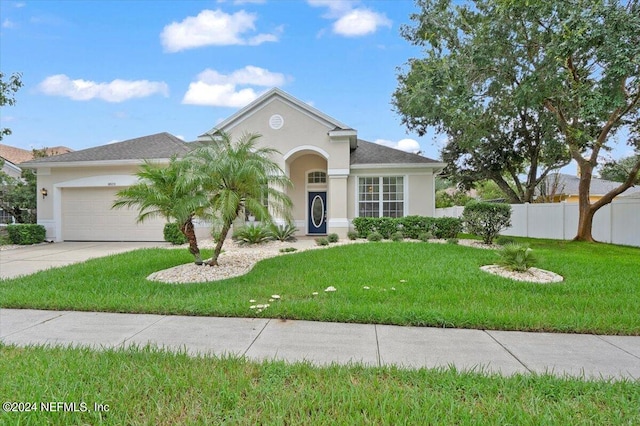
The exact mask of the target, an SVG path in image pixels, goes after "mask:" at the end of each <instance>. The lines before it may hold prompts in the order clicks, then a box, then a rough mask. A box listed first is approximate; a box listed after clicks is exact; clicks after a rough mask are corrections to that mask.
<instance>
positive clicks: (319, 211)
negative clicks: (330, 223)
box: [311, 195, 324, 228]
mask: <svg viewBox="0 0 640 426" xmlns="http://www.w3.org/2000/svg"><path fill="white" fill-rule="evenodd" d="M311 222H313V226H315V227H316V228H319V227H320V226H321V225H322V222H324V201H323V200H322V197H321V196H319V195H316V196H315V197H313V201H312V202H311Z"/></svg>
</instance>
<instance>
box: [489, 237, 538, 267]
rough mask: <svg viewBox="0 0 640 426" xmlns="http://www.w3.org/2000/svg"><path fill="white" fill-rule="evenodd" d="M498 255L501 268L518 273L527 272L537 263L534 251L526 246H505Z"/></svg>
mask: <svg viewBox="0 0 640 426" xmlns="http://www.w3.org/2000/svg"><path fill="white" fill-rule="evenodd" d="M498 255H499V256H500V261H499V262H498V263H499V264H500V265H501V266H504V267H505V268H507V269H509V270H512V271H516V272H525V271H527V270H528V269H529V268H531V267H532V266H534V265H535V264H536V263H537V259H536V257H535V256H534V255H533V250H531V249H530V248H529V247H528V246H527V245H524V244H517V243H510V244H505V245H504V246H503V247H502V248H501V249H500V250H499V251H498Z"/></svg>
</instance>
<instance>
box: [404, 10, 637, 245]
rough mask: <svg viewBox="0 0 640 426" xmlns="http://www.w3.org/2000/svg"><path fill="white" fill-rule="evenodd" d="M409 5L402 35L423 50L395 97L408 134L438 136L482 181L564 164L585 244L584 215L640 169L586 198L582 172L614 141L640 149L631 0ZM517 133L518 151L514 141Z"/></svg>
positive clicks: (588, 217) (587, 179) (587, 177)
mask: <svg viewBox="0 0 640 426" xmlns="http://www.w3.org/2000/svg"><path fill="white" fill-rule="evenodd" d="M417 5H418V7H419V8H420V11H419V13H417V14H415V15H413V16H412V19H413V20H414V22H415V26H413V27H406V28H404V30H403V34H404V35H405V37H406V38H408V39H409V40H410V41H411V42H413V43H414V44H417V45H421V46H424V48H425V58H423V59H413V60H410V62H409V65H410V69H409V71H408V72H407V73H406V74H404V75H401V76H400V77H399V79H400V85H399V87H398V90H397V91H396V93H395V94H394V104H395V105H396V107H397V109H398V110H399V112H400V113H401V114H402V115H403V119H404V120H405V123H406V124H407V125H408V126H409V127H410V128H413V129H417V130H418V131H426V126H436V127H439V128H440V130H444V131H445V132H446V133H447V134H448V135H449V139H450V141H449V143H450V144H452V143H454V144H455V145H454V148H455V149H458V150H461V151H462V152H463V154H462V155H461V156H459V157H458V158H459V160H458V163H459V164H463V165H465V164H467V165H471V166H473V168H475V170H477V171H479V172H482V173H483V174H484V175H485V176H483V177H488V176H486V174H487V173H489V171H491V170H492V168H494V169H497V170H498V172H499V173H501V174H502V176H505V175H506V176H509V175H513V172H512V170H515V171H516V175H518V174H520V173H524V171H525V170H526V168H527V167H528V176H532V172H533V170H532V169H533V168H534V167H536V161H537V162H538V165H540V164H542V165H543V166H542V167H543V168H542V172H541V173H539V174H538V173H537V172H536V175H537V176H538V179H536V180H538V181H540V180H541V179H540V177H542V176H543V175H544V173H545V170H546V168H549V167H557V166H558V165H561V164H562V162H563V161H564V160H563V158H564V157H563V156H564V155H567V154H568V155H570V157H571V158H572V159H573V160H574V161H575V162H576V163H577V166H578V170H579V173H580V187H579V191H580V201H579V206H580V209H579V211H580V217H579V225H578V230H577V235H576V239H579V240H587V241H592V240H593V237H592V234H591V228H592V222H593V216H594V214H595V212H596V211H597V210H598V209H599V208H601V207H602V206H604V205H606V204H607V203H609V202H611V200H612V199H613V198H614V197H615V196H617V195H619V194H620V193H622V192H623V191H625V190H626V189H627V188H629V187H630V186H631V185H633V183H634V180H635V177H636V175H637V172H638V170H640V161H638V162H637V163H636V164H634V165H633V167H632V168H631V170H630V173H629V176H628V178H627V179H626V180H625V181H624V182H622V183H621V184H620V186H618V187H617V188H616V189H614V190H612V191H611V192H609V193H608V194H605V195H604V196H603V197H602V198H601V199H600V200H598V201H594V202H593V203H592V202H591V201H590V200H589V190H590V185H591V178H592V175H593V169H594V168H595V167H596V166H597V165H598V164H599V162H600V161H601V156H602V154H603V151H607V150H609V149H611V147H612V144H614V143H615V142H616V136H619V137H621V138H624V139H626V141H627V143H628V144H629V145H631V146H633V147H634V149H636V150H639V149H640V137H639V133H640V124H639V115H640V112H639V109H640V78H639V74H640V3H639V1H638V0H628V1H622V2H620V1H609V0H528V1H527V2H523V1H520V0H476V1H473V2H469V3H466V4H463V5H459V6H454V5H452V4H451V2H450V1H449V0H419V1H418V2H417ZM416 69H419V70H420V72H416V71H415V70H416ZM525 123H528V125H525ZM527 126H528V127H527ZM532 126H533V127H532ZM516 129H520V132H521V134H522V132H523V131H524V132H525V133H526V137H525V139H522V137H521V139H522V140H527V141H529V142H525V143H523V142H521V141H520V139H518V137H517V135H518V132H517V131H516ZM537 134H539V135H541V137H540V138H539V139H537V138H536V137H535V135H537ZM532 135H533V138H532ZM545 145H547V146H545ZM534 147H535V148H536V149H539V151H536V150H533V151H531V149H532V148H534ZM447 151H448V150H447V148H445V151H444V154H445V156H446V154H447ZM453 151H454V154H455V150H453ZM532 153H533V154H534V155H532ZM474 154H475V155H474ZM555 154H558V155H557V156H556V155H555ZM519 156H521V157H519ZM536 156H537V157H536ZM453 158H455V155H454V156H453ZM510 165H511V166H510ZM514 166H515V167H514ZM469 168H471V167H469ZM491 178H492V179H494V178H493V177H491ZM494 180H496V179H494ZM499 180H500V179H499V178H498V179H497V180H496V183H498V184H499V185H501V184H500V182H499ZM516 182H517V181H516ZM529 183H532V181H531V179H529V178H528V179H527V184H526V185H525V187H526V188H529ZM502 186H503V185H501V188H502ZM515 186H516V187H517V183H516V185H515Z"/></svg>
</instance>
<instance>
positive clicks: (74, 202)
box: [62, 188, 165, 241]
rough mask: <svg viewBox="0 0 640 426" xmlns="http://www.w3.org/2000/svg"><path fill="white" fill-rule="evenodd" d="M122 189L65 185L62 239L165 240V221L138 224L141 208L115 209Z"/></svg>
mask: <svg viewBox="0 0 640 426" xmlns="http://www.w3.org/2000/svg"><path fill="white" fill-rule="evenodd" d="M117 191H118V188H63V190H62V239H63V240H69V241H163V240H164V238H163V235H162V230H163V228H164V223H165V220H164V219H162V218H154V219H147V220H145V222H144V223H141V224H139V223H137V222H136V220H137V217H138V210H137V209H129V208H126V207H125V208H121V209H112V208H111V206H112V205H113V202H114V200H115V199H116V192H117Z"/></svg>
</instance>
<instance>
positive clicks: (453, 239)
mask: <svg viewBox="0 0 640 426" xmlns="http://www.w3.org/2000/svg"><path fill="white" fill-rule="evenodd" d="M458 242H459V241H458V239H457V238H447V244H453V245H456V244H458Z"/></svg>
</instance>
